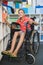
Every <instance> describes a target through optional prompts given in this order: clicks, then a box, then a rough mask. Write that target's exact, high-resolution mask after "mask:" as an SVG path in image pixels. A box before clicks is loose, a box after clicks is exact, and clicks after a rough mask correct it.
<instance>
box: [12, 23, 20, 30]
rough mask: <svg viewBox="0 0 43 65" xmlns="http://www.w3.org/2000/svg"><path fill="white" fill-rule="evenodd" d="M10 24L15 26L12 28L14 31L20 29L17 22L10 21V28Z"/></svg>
mask: <svg viewBox="0 0 43 65" xmlns="http://www.w3.org/2000/svg"><path fill="white" fill-rule="evenodd" d="M12 25H13V26H15V25H16V27H15V28H14V29H13V30H15V31H20V24H18V23H16V22H13V23H11V29H12Z"/></svg>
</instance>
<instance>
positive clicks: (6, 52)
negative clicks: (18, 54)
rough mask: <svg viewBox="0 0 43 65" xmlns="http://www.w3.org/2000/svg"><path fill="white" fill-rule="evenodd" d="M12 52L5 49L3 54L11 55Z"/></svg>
mask: <svg viewBox="0 0 43 65" xmlns="http://www.w3.org/2000/svg"><path fill="white" fill-rule="evenodd" d="M10 54H11V53H10V52H9V51H3V52H2V55H10Z"/></svg>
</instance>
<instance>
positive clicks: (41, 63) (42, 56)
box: [0, 44, 43, 65]
mask: <svg viewBox="0 0 43 65" xmlns="http://www.w3.org/2000/svg"><path fill="white" fill-rule="evenodd" d="M0 65H30V64H28V63H27V62H26V61H25V60H24V59H22V60H20V59H19V61H16V60H14V61H12V60H11V59H10V60H9V59H5V58H3V59H2V60H1V61H0ZM34 65H43V44H41V45H40V49H39V53H38V54H37V56H36V62H35V64H34Z"/></svg>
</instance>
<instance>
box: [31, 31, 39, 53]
mask: <svg viewBox="0 0 43 65" xmlns="http://www.w3.org/2000/svg"><path fill="white" fill-rule="evenodd" d="M32 43H33V52H34V54H37V53H38V50H39V46H40V41H39V33H38V32H37V31H36V32H35V33H34V35H33V42H32Z"/></svg>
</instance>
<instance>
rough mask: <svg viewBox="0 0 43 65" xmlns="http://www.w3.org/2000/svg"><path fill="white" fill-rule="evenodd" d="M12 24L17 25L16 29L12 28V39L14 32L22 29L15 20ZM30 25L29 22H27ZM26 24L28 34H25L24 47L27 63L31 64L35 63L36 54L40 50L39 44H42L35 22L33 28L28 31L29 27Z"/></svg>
mask: <svg viewBox="0 0 43 65" xmlns="http://www.w3.org/2000/svg"><path fill="white" fill-rule="evenodd" d="M12 25H16V27H17V28H16V29H15V30H13V31H12V28H11V39H12V37H13V34H14V32H15V31H20V25H19V24H17V23H15V22H13V23H12V24H11V26H12ZM27 25H28V23H27ZM27 25H26V35H25V39H24V43H25V44H24V48H25V60H26V61H27V63H29V64H34V63H35V56H36V54H37V53H38V51H39V46H40V39H39V33H38V31H37V30H34V24H32V25H31V29H32V30H30V31H29V32H28V28H27Z"/></svg>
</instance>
